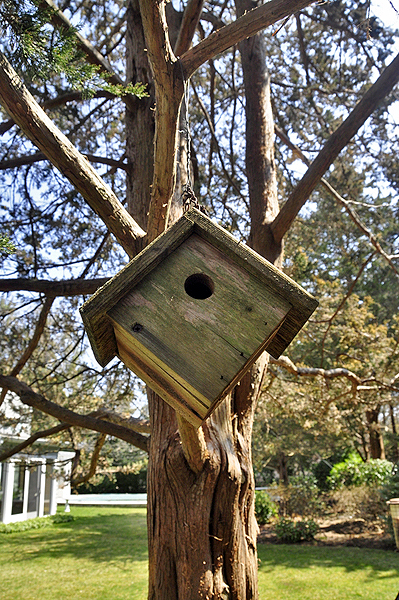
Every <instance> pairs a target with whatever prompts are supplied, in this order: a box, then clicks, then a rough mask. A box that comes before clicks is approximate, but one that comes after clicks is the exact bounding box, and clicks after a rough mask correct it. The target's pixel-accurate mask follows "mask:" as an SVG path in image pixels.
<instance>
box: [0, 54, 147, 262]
mask: <svg viewBox="0 0 399 600" xmlns="http://www.w3.org/2000/svg"><path fill="white" fill-rule="evenodd" d="M0 102H1V103H2V104H3V106H4V108H5V109H6V110H7V112H8V113H9V114H10V115H11V116H12V117H13V118H14V120H15V122H16V123H17V124H18V125H19V127H21V129H22V131H23V132H24V133H25V134H26V135H27V136H28V137H29V138H30V139H31V141H32V142H33V143H34V144H35V145H36V146H37V147H38V148H39V149H40V150H41V151H42V152H43V153H44V154H45V155H46V156H47V158H48V159H49V160H50V161H51V162H52V163H53V165H55V166H56V167H57V168H58V169H59V170H60V171H61V172H62V173H63V174H64V175H65V177H67V179H68V180H69V181H70V182H71V183H72V185H74V186H75V188H76V189H77V190H78V191H79V192H80V193H81V194H82V196H83V198H84V199H85V200H86V202H87V203H88V204H89V205H90V206H91V208H92V209H93V210H94V212H95V213H96V214H98V216H99V217H100V218H101V219H102V220H103V221H104V223H105V224H106V226H107V227H108V228H109V229H110V231H111V232H112V233H113V234H114V235H115V237H116V238H117V240H118V241H119V242H120V244H121V245H122V247H123V248H124V250H125V251H126V252H127V253H128V254H129V256H134V255H135V254H136V251H137V250H138V247H137V246H139V242H140V241H141V239H142V238H143V237H144V236H145V232H144V231H143V230H142V229H141V227H139V226H138V224H137V223H136V222H135V220H134V219H133V217H131V215H130V214H129V213H128V212H127V210H126V209H125V208H123V206H122V204H121V203H120V202H119V200H118V198H117V197H116V196H115V194H114V193H113V191H112V190H111V188H110V187H109V186H108V185H106V184H105V182H104V181H103V180H102V179H101V177H99V175H98V174H97V172H96V171H95V170H94V169H93V167H92V166H91V165H90V163H89V162H88V160H87V159H86V158H85V157H84V156H83V155H82V154H81V153H80V152H79V151H78V150H77V149H76V148H75V146H74V145H73V144H72V143H71V142H70V141H69V140H68V138H67V137H66V136H65V135H64V134H63V133H62V132H61V131H60V130H59V129H58V128H57V127H56V126H55V125H54V123H53V122H52V121H51V120H50V119H49V118H48V117H47V115H46V113H45V112H44V111H43V109H42V108H40V106H39V105H38V103H37V102H36V100H35V99H34V98H33V96H32V94H31V93H30V92H29V91H28V89H27V88H26V87H25V86H24V84H23V83H22V81H21V79H20V78H19V76H18V75H17V73H16V72H15V71H14V69H13V68H12V67H11V65H10V63H9V62H8V60H7V59H6V58H5V56H4V55H3V54H1V53H0Z"/></svg>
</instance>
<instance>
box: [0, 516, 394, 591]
mask: <svg viewBox="0 0 399 600" xmlns="http://www.w3.org/2000/svg"><path fill="white" fill-rule="evenodd" d="M72 513H73V515H74V517H75V519H74V520H73V521H71V522H69V523H60V524H55V525H54V526H53V527H47V528H45V529H35V530H30V531H25V532H18V533H9V534H2V535H0V573H1V585H0V600H11V599H12V600H79V599H85V600H145V598H146V590H147V559H148V556H147V544H146V532H145V528H146V517H145V509H142V508H117V507H75V506H73V507H72ZM259 590H260V594H259V597H260V600H268V599H270V598H272V599H273V600H274V599H279V600H294V599H295V600H297V599H298V598H300V599H301V600H336V599H337V598H339V600H355V599H359V598H362V599H363V600H395V598H396V595H397V593H398V591H399V560H398V554H397V553H395V552H392V551H383V550H368V549H363V548H337V547H334V548H333V547H316V546H301V545H296V546H288V545H262V544H260V545H259ZM171 600H175V599H171Z"/></svg>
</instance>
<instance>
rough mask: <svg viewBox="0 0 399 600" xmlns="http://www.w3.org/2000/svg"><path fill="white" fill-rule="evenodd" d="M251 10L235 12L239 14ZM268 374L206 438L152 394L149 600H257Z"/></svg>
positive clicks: (263, 241) (263, 206)
mask: <svg viewBox="0 0 399 600" xmlns="http://www.w3.org/2000/svg"><path fill="white" fill-rule="evenodd" d="M250 4H251V5H250V6H249V5H248V3H247V2H237V12H238V14H239V15H242V14H244V12H245V11H246V10H248V9H251V8H253V7H254V5H253V3H250ZM240 51H241V56H242V63H243V70H244V80H245V82H246V84H247V85H246V89H247V90H248V93H247V96H246V105H247V112H246V114H247V139H249V140H250V143H249V144H248V146H247V171H248V173H247V174H248V180H249V187H250V202H251V218H252V221H253V228H252V230H251V242H252V246H253V247H254V248H255V249H256V250H257V251H258V252H260V253H262V254H263V255H266V256H267V258H269V260H270V259H271V260H273V262H274V261H275V260H278V259H279V257H280V252H281V245H278V247H277V246H276V245H275V244H273V238H272V237H271V236H270V235H268V224H269V223H270V222H271V221H272V220H273V218H274V217H275V216H276V214H277V210H278V204H277V189H276V176H275V165H274V153H273V145H274V133H273V119H272V111H271V104H270V90H269V77H268V73H267V70H266V60H265V58H266V49H265V42H264V39H263V37H262V36H261V35H258V36H255V37H254V38H251V39H250V40H246V41H245V42H243V43H242V45H241V46H240ZM254 84H255V85H254ZM248 136H249V137H248ZM266 365H267V356H266V355H264V356H262V357H261V359H260V360H259V361H258V362H257V363H256V365H255V366H254V367H253V369H252V371H251V372H250V373H248V374H247V375H246V376H245V377H244V379H243V380H242V381H241V383H240V385H239V386H237V388H236V389H235V391H234V393H233V394H232V395H231V396H230V397H229V398H228V399H226V401H225V402H224V403H223V404H222V405H221V406H220V407H219V409H218V410H217V411H216V413H215V414H214V415H212V417H211V418H209V419H208V420H207V422H206V423H205V425H204V426H203V427H202V428H201V429H200V430H199V432H197V431H196V430H194V428H192V427H191V426H190V425H189V424H187V423H185V422H184V420H183V419H181V418H178V417H176V415H175V413H174V411H173V410H172V409H171V408H170V407H169V406H168V405H166V404H165V403H164V402H163V401H162V400H161V399H159V397H157V396H156V395H155V394H154V393H153V392H151V391H150V392H149V394H148V397H149V407H150V415H151V422H152V434H151V443H150V455H149V456H150V460H149V472H148V536H149V557H150V561H149V563H150V573H149V599H150V600H169V599H170V598H179V599H183V598H184V599H185V600H186V599H187V600H190V599H193V600H194V598H195V599H197V598H209V599H217V598H226V599H227V598H228V599H232V600H233V599H236V600H249V599H254V598H257V597H258V590H257V553H256V537H257V524H256V519H255V515H254V491H255V485H254V477H253V469H252V456H251V438H252V426H253V417H254V411H255V407H256V400H257V397H258V395H259V392H260V389H261V384H262V380H263V375H264V371H265V368H266Z"/></svg>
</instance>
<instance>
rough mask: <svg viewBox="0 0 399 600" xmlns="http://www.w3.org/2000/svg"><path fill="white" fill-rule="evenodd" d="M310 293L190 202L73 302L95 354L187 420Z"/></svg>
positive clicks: (287, 328)
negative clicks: (117, 364) (115, 362)
mask: <svg viewBox="0 0 399 600" xmlns="http://www.w3.org/2000/svg"><path fill="white" fill-rule="evenodd" d="M316 306H317V301H316V300H315V299H314V298H313V297H312V296H310V295H309V294H308V293H307V292H305V291H304V290H303V289H302V288H301V287H300V286H299V285H297V284H296V283H295V282H294V281H292V280H291V279H290V278H289V277H287V276H286V275H284V274H283V273H281V272H280V271H279V270H278V269H276V268H275V267H274V266H273V265H271V264H270V263H269V262H268V261H267V260H265V259H263V258H262V257H261V256H259V255H258V254H257V253H256V252H254V251H253V250H251V249H250V248H248V247H247V246H246V245H244V244H242V243H240V242H238V241H237V240H236V239H235V238H234V237H233V236H232V235H230V234H229V233H227V232H226V231H225V230H224V229H222V228H221V227H219V226H218V225H215V224H214V223H213V222H212V221H211V220H210V219H209V218H208V217H206V216H205V215H203V214H202V213H200V212H199V211H198V210H196V209H191V210H189V211H188V212H187V213H186V214H185V215H184V216H183V217H182V218H181V219H179V221H177V222H176V223H175V224H174V225H172V227H170V228H169V229H168V230H167V231H166V232H165V233H163V234H162V235H161V236H159V237H158V238H157V239H156V240H154V242H152V243H151V244H150V245H149V246H148V247H147V248H145V249H144V250H143V251H142V252H141V253H140V254H139V255H138V256H136V257H135V258H134V259H133V260H132V261H131V262H130V263H129V264H128V265H127V266H126V267H125V268H124V269H122V271H121V272H120V273H118V274H117V275H116V276H115V277H113V278H112V279H111V280H110V281H108V282H107V283H106V284H105V285H104V286H103V287H102V288H100V289H99V290H98V291H97V292H96V293H95V294H94V296H92V297H91V298H90V299H89V300H88V301H87V302H86V303H85V304H84V305H83V306H82V308H81V313H82V318H83V321H84V324H85V326H86V330H87V333H88V335H89V339H90V342H91V345H92V348H93V351H94V354H95V356H96V359H97V360H98V362H99V363H100V364H101V365H102V366H105V365H106V364H107V363H108V362H109V361H110V360H111V359H112V358H113V357H114V356H115V355H117V356H119V358H120V359H121V360H122V361H123V362H124V363H125V365H126V366H127V367H128V368H129V369H131V370H132V371H134V373H136V374H137V375H138V376H139V377H140V378H141V379H143V380H144V381H145V382H146V383H147V384H148V385H149V387H150V388H152V389H153V390H154V391H155V392H156V393H158V394H159V395H160V396H161V397H162V398H163V399H164V400H166V402H168V403H169V404H170V405H171V406H173V408H175V409H176V410H177V411H179V412H180V413H182V414H183V416H184V417H185V418H186V419H187V420H188V421H190V422H191V423H193V424H194V425H195V426H200V424H201V423H202V422H203V421H204V420H205V419H206V418H207V417H208V416H209V415H210V413H211V412H212V411H213V410H214V409H215V408H216V406H217V405H218V404H219V402H220V401H221V400H222V399H223V398H224V397H225V396H226V394H227V393H228V392H229V391H230V390H231V389H232V388H233V386H234V385H235V384H236V383H237V382H238V381H239V380H240V379H241V377H242V376H243V375H244V373H245V372H246V371H247V370H248V369H249V368H250V366H251V365H252V364H253V363H254V361H255V360H256V359H257V358H258V357H259V355H260V354H261V353H262V352H263V351H264V350H267V351H268V352H269V353H270V354H271V355H272V356H274V357H275V358H277V357H278V356H280V354H281V353H282V352H283V351H284V350H285V349H286V347H287V346H288V344H289V343H290V342H291V340H292V339H293V338H294V336H295V335H296V334H297V333H298V331H299V330H300V329H301V327H302V326H303V325H304V324H305V322H306V321H307V320H308V318H309V316H310V315H311V314H312V312H313V311H314V310H315V308H316Z"/></svg>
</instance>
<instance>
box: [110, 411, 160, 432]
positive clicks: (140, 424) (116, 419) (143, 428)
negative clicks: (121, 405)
mask: <svg viewBox="0 0 399 600" xmlns="http://www.w3.org/2000/svg"><path fill="white" fill-rule="evenodd" d="M101 418H102V419H106V420H107V421H110V423H114V424H115V425H122V427H126V429H131V430H132V431H136V433H151V425H150V422H149V421H147V419H136V418H135V417H127V418H126V417H123V416H122V415H119V414H118V413H116V412H114V411H111V410H107V409H106V408H105V407H104V410H103V416H102V417H101Z"/></svg>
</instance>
